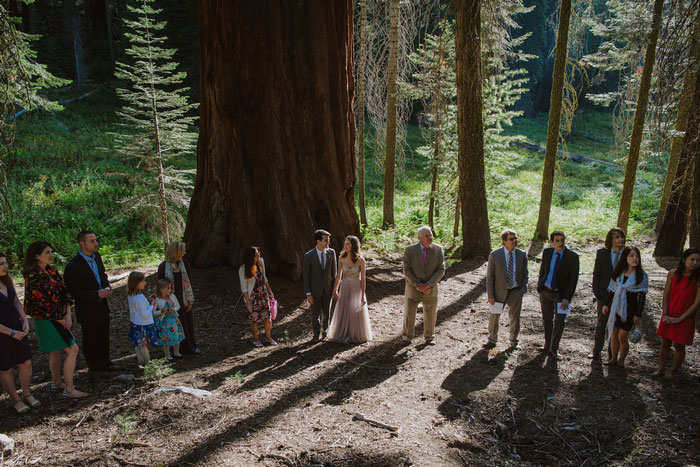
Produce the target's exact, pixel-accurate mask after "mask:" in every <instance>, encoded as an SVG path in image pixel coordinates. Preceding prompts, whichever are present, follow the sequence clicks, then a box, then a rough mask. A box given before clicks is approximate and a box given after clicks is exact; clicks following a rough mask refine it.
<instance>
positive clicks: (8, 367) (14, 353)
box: [0, 253, 41, 413]
mask: <svg viewBox="0 0 700 467" xmlns="http://www.w3.org/2000/svg"><path fill="white" fill-rule="evenodd" d="M27 334H29V321H27V316H26V315H25V314H24V310H23V309H22V304H21V303H20V302H19V299H18V298H17V293H16V291H15V287H14V284H13V282H12V278H11V277H10V275H9V274H8V264H7V257H6V256H5V254H4V253H0V383H2V388H3V389H4V390H5V392H6V393H7V394H9V396H10V399H11V402H12V407H13V408H14V409H15V410H16V411H17V413H24V412H26V411H27V410H29V408H30V407H36V406H38V405H41V402H39V401H38V400H37V399H35V398H34V396H32V390H31V388H30V384H31V382H32V350H31V348H30V347H29V339H28V338H27ZM15 367H17V369H18V372H19V381H20V383H21V385H22V398H20V397H19V395H18V394H17V389H16V388H15V380H14V377H13V375H12V369H13V368H15Z"/></svg>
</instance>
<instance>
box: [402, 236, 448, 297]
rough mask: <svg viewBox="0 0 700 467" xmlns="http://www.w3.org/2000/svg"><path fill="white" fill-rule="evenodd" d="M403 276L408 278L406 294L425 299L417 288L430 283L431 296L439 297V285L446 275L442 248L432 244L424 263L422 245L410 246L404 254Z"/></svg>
mask: <svg viewBox="0 0 700 467" xmlns="http://www.w3.org/2000/svg"><path fill="white" fill-rule="evenodd" d="M403 274H404V276H406V294H413V295H414V296H415V297H424V294H423V293H421V292H419V291H418V290H416V288H415V286H416V285H418V284H425V283H428V284H430V285H431V286H432V287H433V290H432V292H431V293H430V296H433V295H434V296H437V289H438V288H437V284H438V282H439V281H440V279H442V276H444V275H445V253H444V252H443V251H442V247H441V246H440V245H437V244H435V243H433V244H431V245H430V247H428V252H427V253H426V259H425V263H423V254H422V253H421V248H420V243H415V244H413V245H410V246H408V247H407V248H406V250H405V251H404V254H403Z"/></svg>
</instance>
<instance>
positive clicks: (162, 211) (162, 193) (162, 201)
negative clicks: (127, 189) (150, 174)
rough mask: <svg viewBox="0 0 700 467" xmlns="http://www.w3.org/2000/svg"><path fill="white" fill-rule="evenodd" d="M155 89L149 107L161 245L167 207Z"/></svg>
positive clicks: (167, 237) (165, 235)
mask: <svg viewBox="0 0 700 467" xmlns="http://www.w3.org/2000/svg"><path fill="white" fill-rule="evenodd" d="M155 92H156V91H155V89H154V87H153V85H151V95H152V96H153V97H152V98H151V108H152V109H153V131H154V134H155V140H156V165H157V166H158V195H159V198H160V223H161V231H162V234H163V245H164V247H167V246H168V243H170V233H169V231H168V207H167V205H166V204H165V177H164V176H163V154H162V153H161V149H160V124H159V123H158V108H157V106H156V98H155Z"/></svg>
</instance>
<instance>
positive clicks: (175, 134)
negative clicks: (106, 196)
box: [115, 0, 197, 245]
mask: <svg viewBox="0 0 700 467" xmlns="http://www.w3.org/2000/svg"><path fill="white" fill-rule="evenodd" d="M153 2H154V0H138V1H134V2H133V5H127V8H128V9H129V12H131V14H133V15H134V16H135V19H125V20H124V22H125V27H126V29H125V33H124V35H125V36H126V38H127V39H128V41H129V44H130V47H129V48H128V49H127V50H126V54H127V56H128V57H129V59H130V60H128V61H129V63H122V62H119V63H117V67H116V72H115V75H116V77H117V78H119V79H121V80H123V81H124V83H125V85H126V86H125V87H123V88H120V89H117V94H118V95H119V97H120V98H121V99H122V100H123V101H124V106H123V107H122V108H121V110H120V111H119V116H120V117H121V119H122V125H123V126H124V127H125V128H124V129H125V130H126V131H124V132H122V133H121V134H117V135H116V139H117V143H118V144H117V146H116V147H117V151H118V152H120V153H121V154H122V155H123V156H124V157H126V158H132V157H136V158H138V159H140V161H141V163H142V164H144V165H145V166H146V168H147V169H149V172H151V173H154V172H155V174H157V181H158V191H157V195H155V194H154V193H152V192H149V193H146V194H145V195H144V196H139V197H135V198H134V199H133V200H130V202H128V203H127V204H128V205H129V207H131V208H138V209H143V208H146V209H154V210H157V211H159V218H160V228H161V233H162V237H163V242H164V243H165V244H166V245H167V243H168V242H169V241H170V236H169V227H168V208H167V205H168V202H170V203H171V204H175V205H179V206H180V207H183V208H184V207H186V205H187V199H186V198H185V197H184V196H182V189H181V188H182V184H183V179H182V178H181V176H179V174H178V173H177V172H175V171H173V170H170V171H168V170H167V169H166V166H165V162H166V161H167V160H168V158H170V157H172V156H174V155H177V154H181V153H183V152H188V151H192V150H193V149H194V147H195V143H196V141H197V134H196V133H194V132H193V131H191V125H192V124H193V123H194V120H195V117H193V116H191V115H189V114H188V113H189V112H190V110H192V109H193V108H195V107H196V104H189V103H188V102H187V97H186V96H187V95H188V92H189V89H188V88H185V87H183V88H179V89H174V88H176V87H177V86H178V85H180V84H181V83H182V81H183V80H184V79H185V77H186V73H184V72H178V71H176V70H177V68H178V64H177V63H176V62H174V61H173V55H174V54H175V52H176V50H175V49H166V48H164V47H163V44H164V42H165V41H166V37H165V36H164V35H163V34H162V32H161V31H162V30H163V28H164V27H165V24H166V23H165V22H164V21H157V17H158V15H159V14H160V13H161V12H162V10H155V9H153V7H152V6H151V5H152V4H153ZM173 89H174V90H173ZM152 180H154V178H153V177H149V182H148V183H146V186H147V187H150V186H153V182H152ZM178 188H179V189H178ZM171 217H174V218H175V219H178V220H180V221H181V220H182V218H181V217H180V216H179V215H178V213H177V212H173V211H172V210H171ZM180 224H182V222H180Z"/></svg>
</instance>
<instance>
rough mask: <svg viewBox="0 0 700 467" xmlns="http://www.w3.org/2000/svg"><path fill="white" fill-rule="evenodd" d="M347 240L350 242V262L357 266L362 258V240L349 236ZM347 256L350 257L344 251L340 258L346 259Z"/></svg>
mask: <svg viewBox="0 0 700 467" xmlns="http://www.w3.org/2000/svg"><path fill="white" fill-rule="evenodd" d="M345 240H347V241H349V242H350V260H351V261H352V263H353V264H355V263H357V260H358V258H359V257H360V239H359V238H357V237H356V236H354V235H348V236H347V237H345ZM346 256H348V252H347V251H345V250H343V252H342V253H341V254H340V257H341V258H345V257H346Z"/></svg>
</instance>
